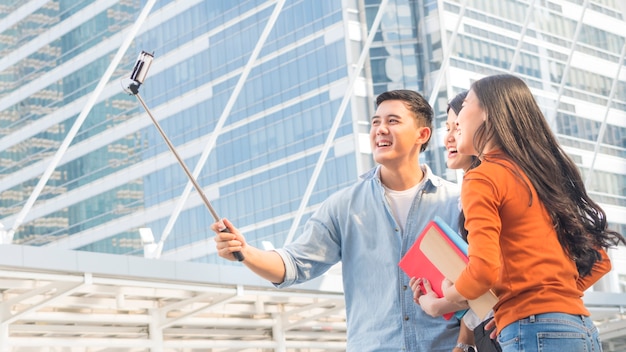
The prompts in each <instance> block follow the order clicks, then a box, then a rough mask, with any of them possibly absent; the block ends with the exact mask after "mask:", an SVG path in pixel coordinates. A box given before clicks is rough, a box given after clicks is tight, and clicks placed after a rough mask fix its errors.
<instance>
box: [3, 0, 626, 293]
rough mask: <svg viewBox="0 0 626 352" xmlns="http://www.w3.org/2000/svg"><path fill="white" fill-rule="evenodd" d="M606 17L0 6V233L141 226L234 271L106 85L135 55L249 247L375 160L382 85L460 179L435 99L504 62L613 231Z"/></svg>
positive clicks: (531, 7) (235, 6)
mask: <svg viewBox="0 0 626 352" xmlns="http://www.w3.org/2000/svg"><path fill="white" fill-rule="evenodd" d="M144 15H145V16H144ZM372 27H374V32H373V34H372V35H371V36H370V29H371V28H372ZM624 28H626V5H624V3H623V2H622V1H619V0H593V1H591V0H526V1H524V0H505V1H497V2H495V1H488V0H466V1H464V0H445V1H444V0H341V1H339V0H288V1H267V0H265V1H264V0H248V1H244V0H240V1H230V0H205V1H200V0H186V1H166V0H162V1H155V2H153V1H146V0H96V1H93V0H89V1H87V0H76V1H68V0H50V1H47V0H31V1H27V0H12V1H5V2H3V4H1V5H0V53H1V55H0V222H1V223H2V224H3V225H4V227H5V232H6V233H5V234H4V235H3V237H2V238H3V240H2V241H3V243H13V244H20V245H27V246H40V247H53V248H55V249H69V250H77V251H87V252H99V253H110V254H121V255H132V256H142V255H144V245H145V242H142V239H141V237H140V235H139V229H140V228H149V229H151V230H152V232H153V233H154V237H155V244H156V248H157V249H156V255H155V256H157V257H160V258H163V259H168V260H175V261H193V262H201V263H210V264H219V265H232V264H231V263H228V262H226V261H223V260H221V259H220V258H219V257H217V255H216V254H215V250H214V244H213V241H212V232H211V231H210V228H209V227H210V225H211V224H212V223H213V222H214V220H213V218H212V217H211V214H210V213H209V211H208V210H207V208H206V207H205V205H204V204H203V202H202V200H201V198H200V197H199V196H198V193H197V191H196V190H195V189H194V188H193V187H192V186H191V185H190V183H189V182H188V178H187V176H186V175H185V173H184V172H183V170H182V168H181V167H180V165H179V164H178V162H177V160H176V159H175V158H174V156H173V154H172V153H171V152H170V150H169V149H168V147H167V145H166V144H165V142H164V140H163V138H162V137H161V136H160V135H159V133H158V132H157V129H156V128H155V126H154V125H153V123H152V122H151V120H150V118H149V117H148V115H147V113H146V111H145V110H144V109H143V108H142V107H141V105H140V104H139V102H138V99H136V97H134V96H133V95H130V94H128V92H127V91H126V90H125V89H124V88H125V87H126V84H127V77H128V76H129V75H130V72H131V70H132V68H133V65H134V63H135V59H136V57H137V54H138V53H139V52H141V51H142V50H144V51H147V52H150V53H154V57H155V59H154V62H153V63H152V66H151V68H150V71H149V73H148V76H147V78H146V80H145V82H144V84H143V85H142V86H141V87H140V95H141V97H142V98H143V99H144V100H145V102H146V104H147V106H148V107H149V109H150V111H151V113H152V114H153V115H154V117H155V118H156V119H157V120H158V121H159V124H160V125H161V127H162V128H163V130H164V132H165V133H166V135H167V136H168V137H169V138H170V140H171V141H172V143H173V144H174V145H175V147H176V149H177V151H178V153H179V154H180V155H181V156H182V158H183V160H184V162H185V164H186V165H187V167H188V168H189V169H190V170H192V171H193V173H194V175H196V176H197V180H198V183H199V184H200V185H201V186H202V187H203V192H204V193H205V194H206V196H207V198H208V199H210V201H211V203H212V205H213V207H214V208H215V209H216V211H217V213H218V214H219V215H220V216H223V217H226V218H228V219H229V220H231V221H232V222H233V223H234V224H236V226H237V227H239V228H240V229H241V230H242V232H243V233H245V235H246V238H247V240H248V241H249V242H250V243H251V244H252V245H255V246H259V247H262V246H264V245H266V244H267V243H268V242H269V243H270V244H271V245H273V246H276V247H279V246H282V245H283V244H284V243H286V242H289V241H291V240H292V239H293V238H294V237H296V236H297V233H298V229H299V228H300V227H301V226H302V224H303V223H304V221H306V219H307V218H308V216H310V214H311V213H312V212H313V211H314V210H315V209H316V208H317V206H319V204H320V203H321V202H322V201H323V200H325V199H326V198H327V197H328V196H329V195H331V194H332V193H334V192H335V191H337V190H339V189H341V188H343V187H346V186H348V185H350V184H352V183H353V182H355V180H357V179H358V176H359V175H360V174H361V173H363V172H365V171H366V170H368V169H369V168H371V167H372V166H373V165H374V164H373V162H372V160H371V153H370V147H369V137H368V131H369V119H370V116H371V115H372V112H373V111H374V108H375V107H374V103H373V102H374V100H375V97H376V95H378V94H380V93H381V92H383V91H386V90H390V89H400V88H402V89H414V90H417V91H419V92H422V93H423V94H424V96H425V97H426V98H427V99H429V101H431V103H432V104H433V106H434V107H435V111H436V112H437V114H438V116H437V120H436V126H435V127H436V129H437V133H436V134H435V135H434V137H433V140H432V141H431V144H430V147H429V150H428V151H427V152H426V153H424V155H423V156H422V157H423V159H424V162H426V163H428V164H429V165H430V166H431V168H432V169H433V171H434V172H435V173H436V174H440V175H443V176H445V177H446V178H448V179H450V180H452V181H459V175H458V174H456V173H454V172H452V171H450V170H446V169H445V159H444V158H445V153H444V150H443V147H442V144H441V140H442V134H443V127H442V123H443V121H444V119H445V117H444V112H445V104H446V102H447V99H448V98H449V97H452V96H454V94H456V93H458V92H459V91H461V90H464V89H467V88H468V87H469V85H470V84H471V82H472V81H474V80H476V79H479V78H481V77H483V76H484V75H490V74H496V73H506V72H511V73H514V74H516V75H519V76H520V77H522V78H523V79H524V80H525V81H526V82H527V83H528V84H529V86H530V87H531V88H532V90H533V93H534V94H535V96H536V97H537V100H538V102H539V103H540V105H541V107H542V108H543V109H544V113H545V115H546V117H547V118H548V119H549V121H550V124H551V126H552V127H553V128H554V131H555V133H556V134H557V136H558V138H559V141H560V142H561V143H562V144H563V145H564V146H565V148H566V150H567V152H568V153H569V155H570V156H571V157H572V158H573V159H574V160H575V162H576V163H577V165H578V166H579V167H580V169H581V172H582V173H583V175H584V177H585V182H586V184H587V187H588V191H589V194H590V195H591V196H592V198H593V199H595V200H596V201H597V202H599V203H600V204H601V205H602V206H603V208H604V209H605V210H606V212H607V216H608V220H609V223H610V226H612V227H613V228H615V229H617V230H618V231H619V232H620V233H622V234H624V233H626V59H625V54H626V36H625V35H626V34H625V33H626V31H624ZM363 58H365V60H362V59H363ZM546 172H549V170H546ZM616 253H617V252H616ZM622 253H623V251H622ZM616 255H617V254H616ZM622 256H623V254H622ZM614 272H615V274H614V275H611V277H609V278H607V279H604V280H603V281H602V282H601V283H600V284H599V285H598V286H597V287H596V289H597V290H602V291H604V290H606V291H612V292H625V287H624V282H625V280H626V279H625V278H626V269H624V268H623V267H622V268H616V269H615V271H614ZM625 304H626V302H625Z"/></svg>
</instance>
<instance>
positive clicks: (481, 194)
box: [455, 175, 502, 299]
mask: <svg viewBox="0 0 626 352" xmlns="http://www.w3.org/2000/svg"><path fill="white" fill-rule="evenodd" d="M497 191H498V190H497V189H496V188H495V187H493V184H492V183H491V182H489V181H487V180H484V179H481V178H472V175H467V177H466V179H465V180H464V182H463V188H462V195H461V199H462V204H463V209H464V210H465V214H466V224H465V225H466V228H467V229H472V230H474V231H470V233H469V236H470V237H469V238H468V242H469V247H468V258H469V262H468V265H467V266H466V268H465V270H464V271H463V272H462V273H461V275H460V276H459V278H458V279H457V281H456V282H455V287H456V289H457V290H458V291H459V293H460V294H461V295H462V296H463V297H465V298H467V299H476V298H478V297H480V296H481V295H482V294H484V293H485V292H487V291H488V290H489V289H491V288H492V287H493V286H494V285H495V283H496V281H497V280H498V277H499V273H500V264H501V263H500V252H501V251H500V242H499V237H500V232H501V228H502V224H501V220H500V215H499V208H500V204H499V200H500V197H499V196H498V195H497V194H496V193H497ZM468 214H471V215H468ZM475 229H480V230H479V231H476V230H475Z"/></svg>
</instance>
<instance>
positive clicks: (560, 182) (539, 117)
mask: <svg viewBox="0 0 626 352" xmlns="http://www.w3.org/2000/svg"><path fill="white" fill-rule="evenodd" d="M471 90H472V91H473V92H474V93H475V94H476V96H477V98H478V100H479V102H480V105H481V107H482V108H483V109H484V111H485V112H486V114H487V119H486V121H485V122H484V123H483V124H482V125H481V126H480V127H479V128H478V130H477V131H476V134H475V136H474V147H475V148H476V150H477V151H478V153H479V155H482V154H483V152H484V148H485V145H486V144H487V143H488V142H491V143H493V145H494V146H496V147H498V148H499V149H500V150H502V151H503V152H504V154H505V155H506V156H505V157H507V158H509V159H510V160H511V161H513V162H514V163H515V164H517V165H518V166H519V167H520V168H521V170H522V171H523V172H524V173H525V174H526V176H527V177H528V179H529V180H530V182H531V183H532V185H533V187H534V188H535V190H536V191H537V195H538V197H539V199H540V200H541V202H543V204H544V206H545V208H546V210H547V211H548V213H549V214H550V217H551V219H552V222H553V224H554V228H555V230H556V233H557V235H558V238H559V242H560V243H561V246H563V248H564V249H565V250H566V252H567V253H568V255H569V256H570V258H571V259H572V260H574V261H575V262H576V267H577V269H578V272H579V274H580V275H581V276H586V275H588V274H589V273H590V271H591V268H592V267H593V265H594V264H595V262H596V261H598V260H600V259H601V258H600V254H599V253H598V251H597V249H598V248H608V247H610V246H615V245H617V244H618V243H619V242H622V243H625V244H626V240H625V239H624V237H622V236H621V235H620V234H619V233H617V232H616V231H613V230H610V229H608V227H607V220H606V213H605V212H604V210H602V208H600V206H598V204H596V203H595V202H594V201H593V200H592V199H591V198H590V197H589V196H588V195H587V191H586V190H585V185H584V183H583V180H582V177H581V174H580V172H579V170H578V168H577V167H576V165H575V164H574V162H573V161H572V159H570V158H569V157H568V156H567V154H566V153H565V151H564V150H563V149H562V148H561V146H560V145H559V143H558V141H557V140H556V138H555V136H554V134H553V133H552V131H551V130H550V127H549V126H548V123H547V121H546V119H545V117H544V116H543V113H542V112H541V109H540V108H539V106H538V105H537V102H536V101H535V98H534V97H533V95H532V93H531V91H530V89H529V88H528V86H527V85H526V84H525V83H524V81H522V80H521V79H519V78H517V77H515V76H512V75H508V74H504V75H495V76H489V77H485V78H483V79H480V80H478V81H476V82H474V83H473V84H472V87H471Z"/></svg>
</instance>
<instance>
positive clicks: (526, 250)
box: [455, 157, 611, 330]
mask: <svg viewBox="0 0 626 352" xmlns="http://www.w3.org/2000/svg"><path fill="white" fill-rule="evenodd" d="M513 170H517V171H513ZM546 172H550V170H546ZM520 177H523V181H522V179H521V178H520ZM529 192H531V193H532V201H531V198H530V195H529ZM461 202H462V205H463V210H464V212H465V215H466V221H465V227H466V228H467V230H468V231H469V234H468V241H469V252H468V255H469V263H468V265H467V267H466V268H465V270H464V271H463V273H462V274H461V275H460V276H459V278H458V279H457V281H456V282H455V288H456V289H457V290H458V291H459V293H460V294H461V295H463V296H464V297H465V298H468V299H474V298H477V297H479V296H480V295H482V294H483V293H485V292H487V291H488V290H489V289H493V291H494V293H495V294H496V295H497V296H498V298H499V301H498V304H497V305H496V306H495V307H494V312H495V314H494V315H495V320H496V326H497V327H498V330H501V329H502V328H504V327H506V326H507V325H509V324H510V323H512V322H515V321H517V320H520V319H522V318H525V317H528V316H529V315H532V314H540V313H550V312H559V313H568V314H581V315H586V316H588V315H589V311H587V309H586V308H585V306H584V304H583V301H582V296H583V291H584V290H585V289H587V288H588V287H590V286H591V285H592V284H593V283H595V282H596V281H597V280H598V279H599V278H600V277H602V276H603V275H604V274H605V273H607V272H608V271H609V270H611V262H610V260H609V258H608V256H607V255H606V252H605V251H603V250H601V251H600V252H601V254H602V258H603V260H602V261H600V262H597V263H596V265H595V266H594V267H593V269H592V273H591V274H590V275H588V276H586V277H584V278H579V276H578V271H577V270H576V264H575V263H574V262H573V261H572V260H570V259H569V257H568V256H567V254H566V253H565V251H564V250H563V248H562V247H561V244H560V243H559V240H558V238H557V234H556V232H555V231H554V228H553V226H552V221H551V220H550V217H549V215H548V213H547V212H546V210H545V208H544V206H543V203H542V202H540V201H539V199H538V197H537V193H536V192H535V189H534V187H533V186H532V184H531V183H530V181H529V180H528V179H527V178H526V176H525V175H524V174H523V173H522V171H521V169H519V168H517V166H515V165H514V164H512V163H511V162H509V161H506V160H503V159H494V158H493V157H492V158H487V160H485V161H483V163H482V164H481V165H480V166H478V167H477V168H475V169H473V170H470V171H468V172H467V174H466V175H465V177H464V180H463V188H462V195H461Z"/></svg>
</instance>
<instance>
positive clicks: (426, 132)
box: [415, 127, 432, 145]
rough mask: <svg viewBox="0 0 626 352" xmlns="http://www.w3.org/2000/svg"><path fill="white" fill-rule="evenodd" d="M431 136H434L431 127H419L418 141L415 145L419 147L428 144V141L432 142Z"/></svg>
mask: <svg viewBox="0 0 626 352" xmlns="http://www.w3.org/2000/svg"><path fill="white" fill-rule="evenodd" d="M431 134H432V131H431V130H430V127H418V128H417V139H416V140H415V143H416V144H419V145H424V144H426V143H428V141H429V140H430V135H431Z"/></svg>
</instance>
